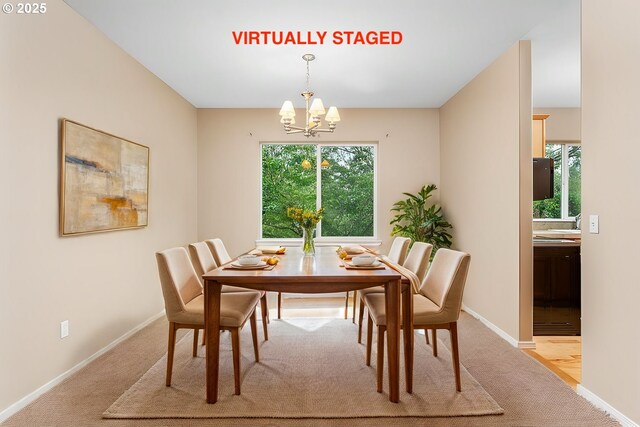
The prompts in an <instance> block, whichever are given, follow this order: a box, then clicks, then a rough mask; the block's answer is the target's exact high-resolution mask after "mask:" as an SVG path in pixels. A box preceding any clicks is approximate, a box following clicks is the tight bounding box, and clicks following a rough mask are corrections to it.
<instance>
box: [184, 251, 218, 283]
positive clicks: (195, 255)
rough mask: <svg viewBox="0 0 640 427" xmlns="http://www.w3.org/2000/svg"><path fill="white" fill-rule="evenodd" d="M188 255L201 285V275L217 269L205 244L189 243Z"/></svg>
mask: <svg viewBox="0 0 640 427" xmlns="http://www.w3.org/2000/svg"><path fill="white" fill-rule="evenodd" d="M189 255H190V256H191V262H192V264H193V268H194V269H195V270H196V274H197V275H198V279H200V283H201V284H202V283H203V280H202V275H203V274H205V273H208V272H209V271H211V270H213V269H215V268H217V267H218V264H216V260H215V259H214V258H213V254H212V253H211V250H209V246H208V245H207V244H206V243H205V242H197V243H191V244H190V245H189Z"/></svg>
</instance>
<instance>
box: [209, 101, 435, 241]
mask: <svg viewBox="0 0 640 427" xmlns="http://www.w3.org/2000/svg"><path fill="white" fill-rule="evenodd" d="M300 104H301V103H300ZM340 116H341V118H342V121H341V122H340V123H339V126H338V128H337V130H336V132H335V133H334V134H324V135H322V136H321V138H320V139H317V138H315V139H311V138H310V139H308V140H307V139H305V138H304V137H302V136H299V135H286V134H285V133H284V130H283V128H282V125H281V124H280V123H279V117H278V110H275V109H274V110H270V109H204V110H198V182H199V188H198V234H199V238H200V239H205V238H212V237H220V238H222V239H223V241H225V243H226V244H227V245H228V248H227V249H228V250H229V252H230V253H231V254H238V253H240V252H241V251H244V250H247V249H248V248H251V247H252V246H253V245H254V243H255V240H256V239H257V238H258V237H259V236H258V235H259V225H260V210H259V206H260V204H259V201H260V197H261V196H260V146H259V143H260V142H282V141H286V142H290V141H302V142H316V141H320V142H329V141H331V142H335V141H338V142H371V141H375V142H378V143H379V145H378V210H377V215H378V229H377V233H378V238H380V239H382V240H383V247H382V250H383V251H386V250H387V248H388V245H389V243H390V241H391V238H390V233H391V227H390V226H389V221H390V219H391V217H392V216H391V214H390V212H389V209H390V208H391V206H392V205H393V203H394V202H396V201H397V200H399V199H401V198H403V197H404V196H402V192H404V191H408V192H416V191H418V190H419V189H420V187H421V186H422V185H424V184H428V183H435V184H436V185H438V184H439V176H440V166H439V147H438V132H439V131H438V110H435V109H392V110H389V109H366V110H362V109H343V110H340Z"/></svg>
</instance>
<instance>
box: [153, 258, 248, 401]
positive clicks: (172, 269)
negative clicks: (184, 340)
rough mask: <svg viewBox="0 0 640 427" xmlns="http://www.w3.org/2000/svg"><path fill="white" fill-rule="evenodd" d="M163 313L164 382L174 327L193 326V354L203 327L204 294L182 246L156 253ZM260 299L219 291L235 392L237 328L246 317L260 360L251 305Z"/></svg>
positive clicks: (237, 380) (169, 371)
mask: <svg viewBox="0 0 640 427" xmlns="http://www.w3.org/2000/svg"><path fill="white" fill-rule="evenodd" d="M156 261H157V263H158V273H159V275H160V284H161V285H162V295H163V296H164V305H165V310H166V316H167V319H168V320H169V344H168V354H167V376H166V385H167V387H168V386H170V385H171V374H172V371H173V355H174V350H175V341H176V331H177V330H178V329H183V328H184V329H193V356H194V357H195V356H196V355H197V344H198V332H199V330H200V329H204V295H203V294H202V286H201V285H200V281H199V280H198V276H197V274H196V272H195V270H194V268H193V266H192V265H191V261H190V260H189V255H188V254H187V251H186V249H185V248H181V247H180V248H172V249H167V250H164V251H161V252H157V253H156ZM259 299H260V297H259V295H258V294H257V293H256V292H227V293H224V294H221V301H220V330H228V331H230V332H231V342H232V352H233V373H234V378H235V394H240V329H242V327H243V326H244V324H245V323H246V321H247V319H249V320H250V324H251V335H252V338H253V351H254V356H255V359H256V362H259V361H260V355H259V352H258V338H257V333H256V329H257V327H256V313H255V308H256V305H257V304H258V300H259Z"/></svg>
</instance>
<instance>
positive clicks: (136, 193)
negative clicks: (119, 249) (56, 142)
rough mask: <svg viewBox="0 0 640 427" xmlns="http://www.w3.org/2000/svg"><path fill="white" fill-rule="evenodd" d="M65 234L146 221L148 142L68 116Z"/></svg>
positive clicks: (63, 194) (62, 193)
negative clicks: (132, 139) (111, 131)
mask: <svg viewBox="0 0 640 427" xmlns="http://www.w3.org/2000/svg"><path fill="white" fill-rule="evenodd" d="M61 153H62V155H61V165H60V234H61V235H62V236H71V235H78V234H85V233H95V232H103V231H112V230H123V229H130V228H140V227H146V226H147V224H148V220H149V147H146V146H144V145H141V144H137V143H135V142H132V141H128V140H126V139H124V138H120V137H118V136H115V135H111V134H109V133H106V132H102V131H100V130H97V129H93V128H90V127H88V126H85V125H82V124H80V123H76V122H73V121H71V120H67V119H64V120H63V121H62V150H61Z"/></svg>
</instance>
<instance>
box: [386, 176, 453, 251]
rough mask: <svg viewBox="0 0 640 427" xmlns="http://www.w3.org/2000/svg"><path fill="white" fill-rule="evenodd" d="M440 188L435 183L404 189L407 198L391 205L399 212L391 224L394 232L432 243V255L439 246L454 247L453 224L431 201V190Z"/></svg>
mask: <svg viewBox="0 0 640 427" xmlns="http://www.w3.org/2000/svg"><path fill="white" fill-rule="evenodd" d="M435 190H437V187H436V186H435V185H434V184H431V185H425V186H423V187H422V188H421V189H420V191H419V192H418V194H411V193H402V194H404V195H406V196H408V198H407V199H405V200H401V201H399V202H396V203H395V204H394V205H393V208H391V211H392V212H396V215H395V217H394V218H393V219H392V220H391V222H390V224H391V225H393V230H392V231H391V235H392V236H402V237H409V238H411V239H412V240H413V241H414V242H426V243H431V244H432V245H433V248H434V250H433V251H432V253H431V257H432V258H433V257H434V256H435V253H436V251H437V250H438V249H440V248H449V247H451V239H452V237H451V234H449V231H448V230H450V229H451V228H452V226H451V224H449V222H447V221H446V220H445V219H444V215H443V213H442V208H441V207H440V206H438V205H436V204H431V205H429V204H428V200H429V198H430V197H431V193H432V192H433V191H435Z"/></svg>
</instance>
